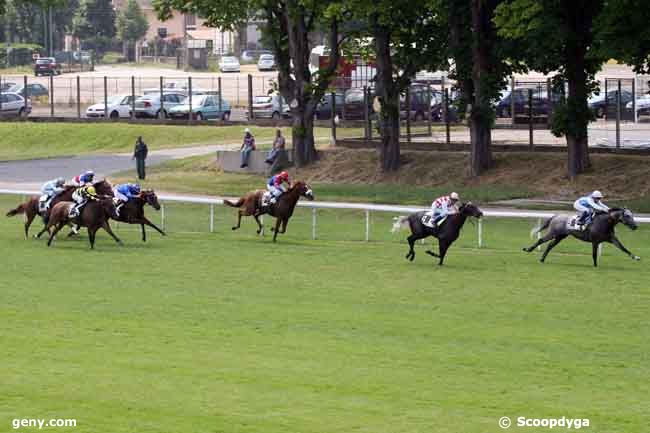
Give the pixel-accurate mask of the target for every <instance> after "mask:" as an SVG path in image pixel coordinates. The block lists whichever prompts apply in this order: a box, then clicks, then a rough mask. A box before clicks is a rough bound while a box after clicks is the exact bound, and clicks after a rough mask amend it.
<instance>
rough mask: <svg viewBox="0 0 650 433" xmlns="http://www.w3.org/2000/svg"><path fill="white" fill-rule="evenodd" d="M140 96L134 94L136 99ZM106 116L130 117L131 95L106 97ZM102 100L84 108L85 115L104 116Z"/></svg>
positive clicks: (112, 117)
mask: <svg viewBox="0 0 650 433" xmlns="http://www.w3.org/2000/svg"><path fill="white" fill-rule="evenodd" d="M138 98H140V96H136V97H135V99H136V100H137V99H138ZM107 101H108V113H109V114H108V116H109V117H110V118H111V119H119V118H120V117H131V108H132V102H133V95H114V96H110V97H109V98H108V100H107ZM104 108H105V107H104V100H103V99H102V100H100V101H99V102H97V103H96V104H93V105H91V106H90V107H88V109H87V110H86V116H87V117H104Z"/></svg>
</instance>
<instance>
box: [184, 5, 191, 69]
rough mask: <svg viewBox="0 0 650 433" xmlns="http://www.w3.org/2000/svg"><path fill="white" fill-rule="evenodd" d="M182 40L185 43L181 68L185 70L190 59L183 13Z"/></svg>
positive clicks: (185, 18) (185, 17) (185, 19)
mask: <svg viewBox="0 0 650 433" xmlns="http://www.w3.org/2000/svg"><path fill="white" fill-rule="evenodd" d="M183 41H184V43H185V50H184V51H185V54H184V56H183V57H184V59H183V70H184V71H187V69H188V65H189V61H190V49H189V46H188V45H189V44H188V43H187V14H183Z"/></svg>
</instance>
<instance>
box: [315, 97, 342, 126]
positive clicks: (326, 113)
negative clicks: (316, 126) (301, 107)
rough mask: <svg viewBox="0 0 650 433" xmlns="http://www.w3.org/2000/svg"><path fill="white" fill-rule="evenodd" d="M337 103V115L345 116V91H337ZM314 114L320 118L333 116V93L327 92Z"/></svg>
mask: <svg viewBox="0 0 650 433" xmlns="http://www.w3.org/2000/svg"><path fill="white" fill-rule="evenodd" d="M334 102H335V103H336V105H335V108H334V109H335V111H336V113H335V115H337V116H339V118H341V117H342V116H343V105H344V104H345V95H343V93H337V94H335V95H334ZM314 116H315V117H316V119H318V120H327V119H331V118H332V94H331V93H330V94H327V95H325V96H324V97H323V99H321V101H320V102H319V103H318V105H317V106H316V112H315V113H314Z"/></svg>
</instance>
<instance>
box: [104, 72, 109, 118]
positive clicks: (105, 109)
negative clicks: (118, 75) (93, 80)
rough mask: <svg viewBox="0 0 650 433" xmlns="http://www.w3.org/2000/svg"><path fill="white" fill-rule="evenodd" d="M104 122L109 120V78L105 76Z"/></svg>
mask: <svg viewBox="0 0 650 433" xmlns="http://www.w3.org/2000/svg"><path fill="white" fill-rule="evenodd" d="M104 120H108V78H107V77H106V75H104Z"/></svg>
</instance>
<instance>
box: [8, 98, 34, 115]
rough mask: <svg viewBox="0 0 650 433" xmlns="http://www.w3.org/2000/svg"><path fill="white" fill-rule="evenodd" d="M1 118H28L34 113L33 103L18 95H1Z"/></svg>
mask: <svg viewBox="0 0 650 433" xmlns="http://www.w3.org/2000/svg"><path fill="white" fill-rule="evenodd" d="M0 103H1V104H2V105H1V106H0V117H14V116H16V117H27V116H28V115H29V113H31V112H32V102H31V101H30V100H29V99H27V104H25V99H24V98H23V97H22V96H20V95H19V94H18V93H2V94H0Z"/></svg>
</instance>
